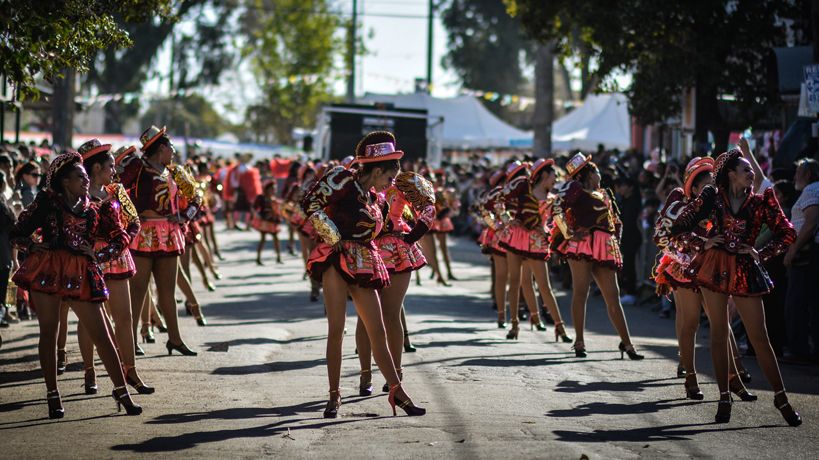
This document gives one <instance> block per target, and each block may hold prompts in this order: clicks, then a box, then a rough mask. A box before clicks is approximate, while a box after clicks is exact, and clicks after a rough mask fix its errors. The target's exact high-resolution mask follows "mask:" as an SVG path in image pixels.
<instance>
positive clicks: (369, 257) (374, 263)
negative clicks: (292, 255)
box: [307, 240, 390, 289]
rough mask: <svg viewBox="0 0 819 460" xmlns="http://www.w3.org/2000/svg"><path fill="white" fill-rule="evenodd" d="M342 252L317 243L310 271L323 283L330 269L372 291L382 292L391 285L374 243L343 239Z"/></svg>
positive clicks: (312, 254) (314, 277)
mask: <svg viewBox="0 0 819 460" xmlns="http://www.w3.org/2000/svg"><path fill="white" fill-rule="evenodd" d="M339 244H340V245H341V250H340V251H336V250H335V248H334V247H333V246H330V245H329V244H327V243H325V242H324V241H321V242H319V243H318V244H316V247H315V248H313V252H311V253H310V258H309V259H308V260H307V272H308V273H309V274H310V276H311V277H312V278H313V279H314V280H316V281H321V279H322V277H323V276H324V272H325V271H327V269H328V268H330V266H333V267H335V268H336V270H337V271H338V273H339V274H340V275H341V277H342V278H344V280H345V281H346V282H347V283H349V284H354V285H356V286H360V287H363V288H368V289H381V288H384V287H387V286H389V285H390V275H389V273H388V272H387V267H386V266H385V265H384V261H383V260H382V259H381V254H380V251H379V250H378V248H377V247H376V246H375V243H374V242H373V241H370V242H367V243H365V242H362V241H352V240H341V242H340V243H339Z"/></svg>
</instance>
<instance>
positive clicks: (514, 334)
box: [506, 317, 520, 340]
mask: <svg viewBox="0 0 819 460" xmlns="http://www.w3.org/2000/svg"><path fill="white" fill-rule="evenodd" d="M519 324H520V323H519V322H518V319H517V318H515V317H512V329H509V332H508V333H507V334H506V340H512V339H514V340H517V339H518V333H519V332H520V327H519Z"/></svg>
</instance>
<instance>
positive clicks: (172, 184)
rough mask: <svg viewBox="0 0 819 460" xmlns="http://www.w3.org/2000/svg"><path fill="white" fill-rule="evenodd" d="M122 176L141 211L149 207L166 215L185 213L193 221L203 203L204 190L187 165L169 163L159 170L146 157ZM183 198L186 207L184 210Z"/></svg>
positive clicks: (133, 162) (138, 160) (140, 159)
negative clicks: (163, 170) (162, 170)
mask: <svg viewBox="0 0 819 460" xmlns="http://www.w3.org/2000/svg"><path fill="white" fill-rule="evenodd" d="M120 179H121V181H122V185H123V186H124V187H125V188H126V189H127V190H128V194H129V195H130V197H131V200H132V201H133V203H134V206H135V207H136V210H137V213H139V214H141V213H142V212H144V211H148V210H152V211H154V212H156V213H157V214H159V215H160V216H166V217H168V216H172V215H174V214H178V213H181V214H182V215H184V216H185V217H186V218H187V219H188V220H190V219H193V217H194V216H195V215H196V213H197V211H198V209H199V206H200V205H201V204H202V199H203V193H202V189H201V187H199V185H198V183H197V182H196V180H195V179H194V178H193V176H192V175H191V174H190V172H188V170H187V169H186V168H185V167H184V166H180V165H169V166H168V167H167V168H166V169H165V172H159V171H157V170H156V168H154V167H153V166H151V165H150V164H149V163H148V162H147V161H145V160H144V159H142V158H139V159H134V160H133V161H131V162H130V163H128V164H127V165H126V166H125V169H124V171H123V172H122V174H121V175H120ZM182 198H184V199H185V200H186V202H187V207H186V209H181V208H182V203H181V202H180V200H181V199H182Z"/></svg>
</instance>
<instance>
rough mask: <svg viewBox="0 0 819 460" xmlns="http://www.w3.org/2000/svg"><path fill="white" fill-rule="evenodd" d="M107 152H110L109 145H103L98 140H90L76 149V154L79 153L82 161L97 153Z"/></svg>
mask: <svg viewBox="0 0 819 460" xmlns="http://www.w3.org/2000/svg"><path fill="white" fill-rule="evenodd" d="M109 151H111V144H103V143H101V142H100V140H99V139H91V140H89V141H87V142H85V143H84V144H82V145H81V146H80V148H78V149H77V153H79V154H80V156H81V157H82V161H85V160H87V159H89V158H91V157H93V156H94V155H96V154H98V153H102V152H109Z"/></svg>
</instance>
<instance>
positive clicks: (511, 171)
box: [506, 160, 529, 180]
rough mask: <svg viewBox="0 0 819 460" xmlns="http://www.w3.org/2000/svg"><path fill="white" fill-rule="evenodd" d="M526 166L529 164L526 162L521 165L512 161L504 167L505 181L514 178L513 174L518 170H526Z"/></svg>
mask: <svg viewBox="0 0 819 460" xmlns="http://www.w3.org/2000/svg"><path fill="white" fill-rule="evenodd" d="M527 166H529V163H526V162H524V163H521V162H520V161H518V160H515V161H513V162H512V163H510V164H509V166H507V167H506V180H509V179H511V178H512V176H514V175H515V174H517V173H518V172H520V170H522V169H524V168H526V167H527Z"/></svg>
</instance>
